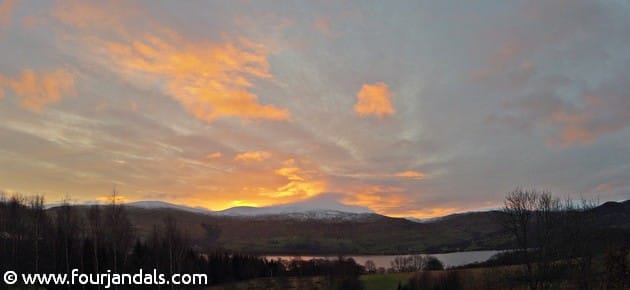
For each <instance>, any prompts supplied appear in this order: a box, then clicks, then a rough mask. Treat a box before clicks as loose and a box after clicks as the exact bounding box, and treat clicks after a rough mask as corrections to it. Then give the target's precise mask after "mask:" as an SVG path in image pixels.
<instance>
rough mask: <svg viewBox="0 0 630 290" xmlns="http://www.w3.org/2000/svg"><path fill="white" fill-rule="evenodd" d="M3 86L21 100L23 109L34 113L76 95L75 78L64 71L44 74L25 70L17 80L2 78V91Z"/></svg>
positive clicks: (0, 86) (0, 80) (0, 81)
mask: <svg viewBox="0 0 630 290" xmlns="http://www.w3.org/2000/svg"><path fill="white" fill-rule="evenodd" d="M3 86H6V87H8V88H10V89H12V90H13V91H14V92H15V95H16V96H17V97H18V98H20V99H21V105H22V107H24V108H26V109H29V110H32V111H40V110H41V109H42V108H43V107H44V106H45V105H47V104H50V103H55V102H58V101H59V100H60V99H61V98H62V97H63V96H72V95H75V94H76V92H75V88H74V77H73V76H72V74H71V73H70V72H68V71H67V70H64V69H58V70H54V71H47V72H42V73H38V72H35V71H33V70H23V71H22V73H21V75H20V77H18V78H15V79H12V78H7V77H1V76H0V91H2V87H3ZM2 94H3V93H2ZM2 94H0V96H2Z"/></svg>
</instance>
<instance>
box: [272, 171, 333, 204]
mask: <svg viewBox="0 0 630 290" xmlns="http://www.w3.org/2000/svg"><path fill="white" fill-rule="evenodd" d="M275 173H276V175H278V176H282V177H285V178H286V179H287V180H288V183H287V184H285V185H283V186H280V187H278V188H276V190H275V191H273V192H269V193H263V195H267V196H271V197H274V198H279V197H298V198H308V197H312V196H315V195H317V194H320V193H322V192H324V191H326V188H327V185H326V182H325V181H323V180H320V179H318V178H317V177H318V176H319V174H318V173H317V172H316V171H314V170H306V169H302V168H299V167H282V168H279V169H277V170H276V171H275Z"/></svg>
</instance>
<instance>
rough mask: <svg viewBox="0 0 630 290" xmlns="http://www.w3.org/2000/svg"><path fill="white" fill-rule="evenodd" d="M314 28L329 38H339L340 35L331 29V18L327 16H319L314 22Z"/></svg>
mask: <svg viewBox="0 0 630 290" xmlns="http://www.w3.org/2000/svg"><path fill="white" fill-rule="evenodd" d="M313 28H314V29H315V30H316V31H317V32H319V33H321V34H322V35H324V36H326V37H328V38H337V37H339V33H337V32H335V31H333V30H332V28H331V27H330V18H329V17H327V16H319V17H316V18H315V19H314V20H313Z"/></svg>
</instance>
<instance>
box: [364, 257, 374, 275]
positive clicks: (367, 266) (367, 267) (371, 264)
mask: <svg viewBox="0 0 630 290" xmlns="http://www.w3.org/2000/svg"><path fill="white" fill-rule="evenodd" d="M364 267H365V271H366V272H368V273H370V274H374V273H376V264H374V261H372V260H367V261H365V265H364Z"/></svg>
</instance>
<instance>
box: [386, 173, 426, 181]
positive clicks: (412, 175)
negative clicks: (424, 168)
mask: <svg viewBox="0 0 630 290" xmlns="http://www.w3.org/2000/svg"><path fill="white" fill-rule="evenodd" d="M394 175H395V176H397V177H402V178H409V179H417V180H420V179H424V178H425V176H426V174H424V173H422V172H418V171H402V172H398V173H396V174H394Z"/></svg>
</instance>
